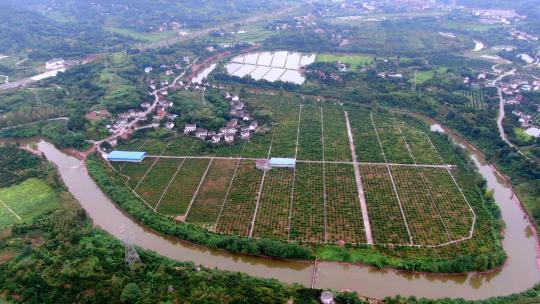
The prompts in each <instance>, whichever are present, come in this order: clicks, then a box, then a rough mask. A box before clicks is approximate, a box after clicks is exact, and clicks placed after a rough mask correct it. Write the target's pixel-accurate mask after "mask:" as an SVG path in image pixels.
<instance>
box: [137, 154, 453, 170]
mask: <svg viewBox="0 0 540 304" xmlns="http://www.w3.org/2000/svg"><path fill="white" fill-rule="evenodd" d="M146 158H178V159H182V158H188V159H229V160H237V159H239V160H252V161H256V160H261V158H251V157H223V156H181V155H178V156H176V155H148V156H146ZM296 162H297V163H314V164H322V163H326V164H345V165H347V164H348V165H352V164H353V162H351V161H328V160H325V161H322V160H296ZM358 164H359V165H384V166H386V165H388V166H396V167H419V168H441V169H445V168H446V167H447V166H452V165H432V164H399V163H376V162H358Z"/></svg>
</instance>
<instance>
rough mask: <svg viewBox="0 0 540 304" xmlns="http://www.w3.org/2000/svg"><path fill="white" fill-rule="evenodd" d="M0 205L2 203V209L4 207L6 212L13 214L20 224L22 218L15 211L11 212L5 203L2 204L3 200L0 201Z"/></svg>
mask: <svg viewBox="0 0 540 304" xmlns="http://www.w3.org/2000/svg"><path fill="white" fill-rule="evenodd" d="M0 203H2V205H4V207H6V208H7V210H9V212H11V213H13V215H15V217H17V218H18V219H19V221H21V222H22V218H21V217H20V216H19V215H18V214H17V213H15V211H13V210H11V208H9V206H8V205H7V204H6V203H4V201H3V200H0Z"/></svg>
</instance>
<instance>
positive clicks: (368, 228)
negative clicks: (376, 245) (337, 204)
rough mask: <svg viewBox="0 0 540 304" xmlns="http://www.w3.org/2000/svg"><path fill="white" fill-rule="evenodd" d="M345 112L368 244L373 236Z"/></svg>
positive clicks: (347, 116) (371, 241) (370, 243)
mask: <svg viewBox="0 0 540 304" xmlns="http://www.w3.org/2000/svg"><path fill="white" fill-rule="evenodd" d="M344 113H345V124H346V125H347V134H348V135H349V145H350V148H351V156H352V160H353V162H352V163H353V166H354V176H355V179H356V186H357V188H358V200H359V201H360V208H361V210H362V220H363V221H364V229H365V231H366V240H367V243H368V244H369V245H373V236H372V234H371V224H370V223H369V214H368V209H367V203H366V197H365V195H364V185H363V184H362V175H361V174H360V166H359V164H358V160H357V158H356V148H355V146H354V139H353V135H352V130H351V125H350V123H349V113H347V111H345V112H344Z"/></svg>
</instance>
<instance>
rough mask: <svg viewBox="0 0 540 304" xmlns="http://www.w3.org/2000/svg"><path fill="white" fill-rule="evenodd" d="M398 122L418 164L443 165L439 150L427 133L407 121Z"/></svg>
mask: <svg viewBox="0 0 540 304" xmlns="http://www.w3.org/2000/svg"><path fill="white" fill-rule="evenodd" d="M396 123H397V124H398V125H399V128H400V129H401V132H402V134H403V136H404V137H405V140H406V142H407V144H408V145H409V148H410V149H411V153H412V155H413V156H414V158H415V160H416V162H417V163H418V164H431V165H442V162H441V158H440V157H439V154H438V153H437V150H435V148H434V147H433V145H431V143H430V142H429V140H428V137H427V136H426V134H424V133H422V132H420V130H418V129H417V128H415V127H413V126H410V125H409V124H407V123H404V122H396Z"/></svg>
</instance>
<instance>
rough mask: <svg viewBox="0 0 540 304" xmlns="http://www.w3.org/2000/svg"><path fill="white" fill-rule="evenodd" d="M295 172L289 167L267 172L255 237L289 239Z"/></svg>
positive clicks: (254, 232)
mask: <svg viewBox="0 0 540 304" xmlns="http://www.w3.org/2000/svg"><path fill="white" fill-rule="evenodd" d="M293 173H294V170H291V169H288V168H274V169H272V170H270V171H268V172H267V173H266V178H265V180H264V186H263V189H262V193H261V199H260V202H259V212H258V214H257V219H256V221H255V227H254V230H253V236H254V237H268V238H278V239H285V240H286V239H287V236H288V228H289V213H290V207H291V195H292V186H293V179H294V174H293Z"/></svg>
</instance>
